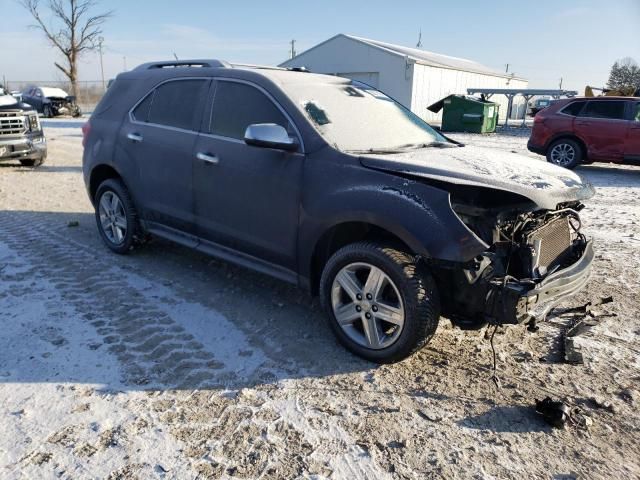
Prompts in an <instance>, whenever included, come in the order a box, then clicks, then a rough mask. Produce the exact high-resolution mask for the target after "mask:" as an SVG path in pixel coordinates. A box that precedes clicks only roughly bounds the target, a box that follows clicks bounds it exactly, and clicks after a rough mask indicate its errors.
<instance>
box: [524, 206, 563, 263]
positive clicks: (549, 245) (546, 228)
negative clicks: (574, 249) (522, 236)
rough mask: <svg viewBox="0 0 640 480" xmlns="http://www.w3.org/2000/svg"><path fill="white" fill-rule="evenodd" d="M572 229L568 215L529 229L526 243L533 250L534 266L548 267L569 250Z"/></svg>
mask: <svg viewBox="0 0 640 480" xmlns="http://www.w3.org/2000/svg"><path fill="white" fill-rule="evenodd" d="M572 242H573V229H572V228H571V225H570V224H569V218H568V217H566V216H565V217H557V218H555V219H553V220H551V221H550V222H548V223H545V224H544V225H542V226H541V227H539V228H537V229H536V230H533V231H531V232H530V233H529V234H528V235H527V238H526V243H527V244H529V245H531V246H533V248H534V250H535V254H536V257H535V260H534V268H535V267H538V268H544V269H547V270H548V269H550V268H552V267H554V266H555V265H557V264H558V263H560V262H562V260H564V258H565V256H566V255H567V254H568V253H569V252H570V251H571V245H572Z"/></svg>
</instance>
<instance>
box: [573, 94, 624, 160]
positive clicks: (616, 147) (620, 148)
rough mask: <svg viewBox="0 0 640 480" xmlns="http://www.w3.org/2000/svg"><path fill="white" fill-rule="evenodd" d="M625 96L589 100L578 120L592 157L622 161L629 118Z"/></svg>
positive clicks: (580, 134) (579, 133) (578, 126)
mask: <svg viewBox="0 0 640 480" xmlns="http://www.w3.org/2000/svg"><path fill="white" fill-rule="evenodd" d="M626 103H627V102H626V101H624V100H589V101H588V102H587V105H586V106H585V107H584V108H583V109H582V111H581V112H580V114H579V115H578V117H577V118H576V119H575V122H574V129H575V132H576V134H577V135H578V136H579V137H580V138H581V139H582V140H583V141H584V143H585V144H586V145H587V149H588V152H589V153H588V157H589V159H590V160H603V161H612V162H620V161H622V158H623V155H624V144H625V140H626V137H627V128H628V125H629V122H628V120H627V117H626Z"/></svg>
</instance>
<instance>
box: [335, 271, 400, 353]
mask: <svg viewBox="0 0 640 480" xmlns="http://www.w3.org/2000/svg"><path fill="white" fill-rule="evenodd" d="M331 306H332V309H333V314H334V316H335V318H336V320H337V322H338V325H339V326H340V328H341V329H342V330H343V331H344V332H345V334H346V335H347V336H348V337H349V338H350V339H352V340H353V341H354V342H356V343H358V344H359V345H361V346H363V347H366V348H371V349H374V350H379V349H383V348H386V347H389V346H390V345H392V344H393V343H394V342H395V341H396V340H397V339H398V337H399V336H400V334H401V333H402V329H403V327H404V320H405V310H404V305H403V302H402V297H401V296H400V291H399V290H398V288H397V287H396V285H395V284H394V283H393V281H392V280H391V278H389V276H388V275H387V274H385V273H384V272H383V271H382V270H381V269H380V268H378V267H376V266H374V265H371V264H369V263H365V262H358V263H351V264H349V265H347V266H345V267H343V268H342V269H341V270H340V271H339V272H338V274H337V275H336V276H335V278H334V281H333V285H332V289H331Z"/></svg>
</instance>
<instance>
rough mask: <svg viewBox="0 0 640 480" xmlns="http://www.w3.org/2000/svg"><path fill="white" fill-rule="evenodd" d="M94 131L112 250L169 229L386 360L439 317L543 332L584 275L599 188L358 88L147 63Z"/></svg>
mask: <svg viewBox="0 0 640 480" xmlns="http://www.w3.org/2000/svg"><path fill="white" fill-rule="evenodd" d="M83 132H84V136H85V138H84V144H85V150H84V159H83V166H84V179H85V182H86V186H87V190H88V192H89V196H90V198H91V200H92V202H93V204H94V206H95V210H96V220H97V225H98V231H99V233H100V235H101V236H102V239H103V240H104V242H105V243H106V245H107V246H108V247H109V248H110V249H111V250H113V251H114V252H117V253H126V252H129V251H130V250H131V249H132V248H133V247H135V246H137V245H140V244H142V243H143V242H144V240H145V239H146V238H147V237H148V236H149V235H155V236H159V237H163V238H165V239H170V240H172V241H175V242H177V243H180V244H182V245H186V246H189V247H192V248H195V249H197V250H200V251H202V252H206V253H207V254H210V255H214V256H216V257H220V258H223V259H226V260H229V261H232V262H235V263H238V264H240V265H243V266H247V267H250V268H253V269H255V270H258V271H260V272H263V273H266V274H269V275H272V276H274V277H277V278H279V279H282V280H285V281H289V282H292V283H295V284H298V285H300V286H301V287H304V288H306V289H309V290H310V291H311V293H313V294H319V295H320V299H321V302H322V304H323V306H324V307H325V308H326V310H327V314H328V317H329V323H330V325H331V328H332V329H333V331H334V332H335V334H336V335H337V337H338V339H339V340H340V342H342V343H343V344H344V345H345V346H346V347H347V348H349V349H350V350H351V351H353V352H355V353H356V354H358V355H360V356H362V357H364V358H367V359H369V360H372V361H375V362H393V361H397V360H400V359H402V358H404V357H406V356H408V355H409V354H411V353H412V352H414V351H416V350H418V349H419V348H421V347H423V346H424V345H425V344H426V343H427V342H428V341H429V340H430V339H431V337H432V336H433V334H434V333H435V331H436V328H437V325H438V320H439V318H440V316H444V317H447V318H449V319H450V320H451V321H453V322H454V323H456V324H458V325H460V326H461V327H463V328H480V327H482V326H485V325H487V324H496V325H503V324H518V323H531V322H535V321H537V320H540V319H543V318H544V317H545V316H546V315H547V313H548V312H549V311H550V309H551V308H553V307H554V306H555V305H556V304H557V303H558V302H559V301H560V300H562V299H563V298H565V297H567V296H569V295H572V294H574V293H575V292H576V291H578V290H579V289H580V288H582V287H583V286H584V285H585V283H586V282H587V281H588V276H589V270H590V266H591V263H592V260H593V257H594V254H593V249H592V243H591V240H588V239H587V238H585V236H584V235H583V234H582V233H581V231H580V216H579V211H580V210H581V209H582V208H583V205H582V201H583V200H585V199H587V198H589V197H591V196H592V195H593V193H594V190H593V188H592V187H591V185H589V184H587V183H585V182H583V180H582V179H581V178H580V177H579V176H578V175H576V174H575V173H573V172H570V171H567V170H565V169H562V168H559V167H555V166H553V165H550V164H547V163H543V162H532V161H531V160H530V159H526V158H523V157H520V156H518V155H516V154H507V153H500V152H497V151H492V150H485V149H481V148H476V147H470V146H463V145H461V144H458V143H456V142H453V141H451V140H449V139H447V138H446V137H444V136H442V135H441V134H440V133H438V132H437V131H435V130H434V129H432V128H431V127H430V126H429V125H428V124H426V123H425V122H424V121H423V120H421V119H420V118H418V117H417V116H416V115H414V114H413V113H411V112H410V111H409V110H407V109H406V108H404V107H403V106H401V105H399V104H398V103H397V102H395V101H394V100H392V99H391V98H389V97H388V96H386V95H385V94H383V93H381V92H379V91H377V90H375V89H373V88H371V87H369V86H367V85H364V84H362V83H358V82H356V81H351V80H349V79H344V78H340V77H334V76H324V75H316V74H311V73H307V72H301V71H290V70H284V69H277V68H266V67H264V68H263V67H250V66H240V65H232V64H229V63H226V62H222V61H217V60H202V61H186V62H178V61H176V62H156V63H149V64H145V65H141V66H139V67H138V68H136V69H135V70H133V71H131V72H127V73H124V74H121V75H119V76H118V78H117V79H116V80H115V82H114V83H113V85H112V86H111V87H110V88H109V90H108V92H107V94H106V95H105V97H104V98H103V100H102V101H101V102H100V104H99V105H98V107H97V108H96V110H95V112H94V113H93V115H92V116H91V119H90V121H89V122H88V123H87V124H86V125H85V127H84V128H83ZM300 321H304V319H301V320H300Z"/></svg>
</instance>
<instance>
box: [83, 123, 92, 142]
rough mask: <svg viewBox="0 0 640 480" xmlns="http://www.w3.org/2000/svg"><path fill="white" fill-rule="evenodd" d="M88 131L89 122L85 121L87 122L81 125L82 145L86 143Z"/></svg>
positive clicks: (89, 127)
mask: <svg viewBox="0 0 640 480" xmlns="http://www.w3.org/2000/svg"><path fill="white" fill-rule="evenodd" d="M90 132H91V124H90V123H89V122H88V121H87V123H85V124H84V125H82V146H83V147H85V146H86V145H87V138H89V133H90Z"/></svg>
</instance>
